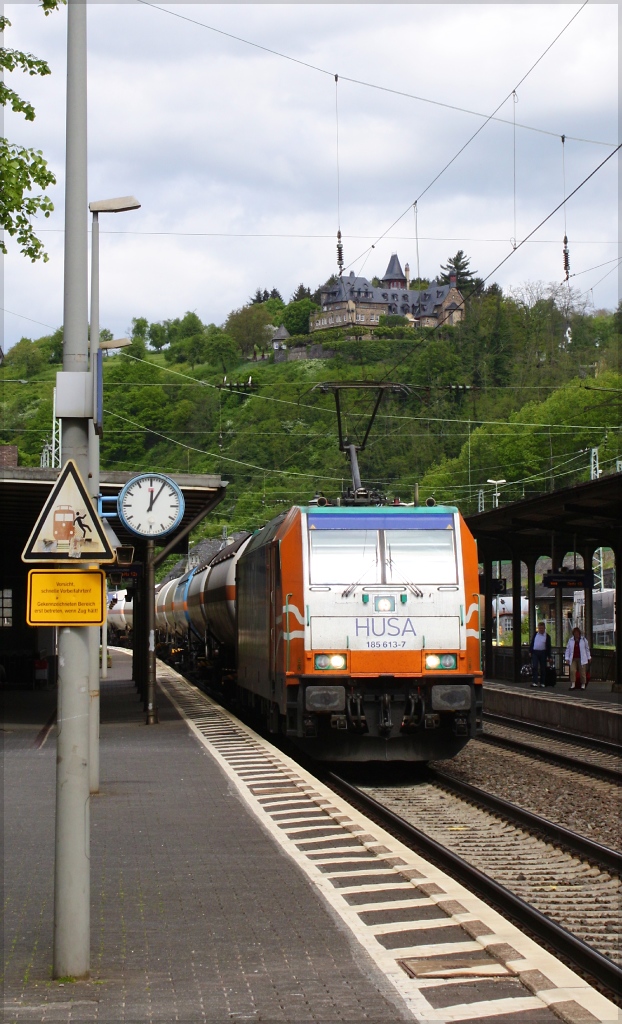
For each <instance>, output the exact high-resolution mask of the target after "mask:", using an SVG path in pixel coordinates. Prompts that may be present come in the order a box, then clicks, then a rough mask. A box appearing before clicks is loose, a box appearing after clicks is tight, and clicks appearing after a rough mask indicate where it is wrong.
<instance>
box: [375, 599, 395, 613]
mask: <svg viewBox="0 0 622 1024" xmlns="http://www.w3.org/2000/svg"><path fill="white" fill-rule="evenodd" d="M374 608H375V610H376V611H377V612H394V611H395V598H394V597H376V598H374Z"/></svg>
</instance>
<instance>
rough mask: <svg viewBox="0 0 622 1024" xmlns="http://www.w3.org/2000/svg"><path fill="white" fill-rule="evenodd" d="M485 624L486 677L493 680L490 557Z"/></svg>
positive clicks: (486, 570)
mask: <svg viewBox="0 0 622 1024" xmlns="http://www.w3.org/2000/svg"><path fill="white" fill-rule="evenodd" d="M484 623H485V627H486V633H485V637H484V664H485V673H484V675H485V677H487V678H488V679H492V678H493V673H494V667H493V663H492V651H493V647H492V560H491V559H490V557H489V556H488V555H484Z"/></svg>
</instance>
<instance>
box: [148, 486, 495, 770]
mask: <svg viewBox="0 0 622 1024" xmlns="http://www.w3.org/2000/svg"><path fill="white" fill-rule="evenodd" d="M156 625H157V628H158V630H159V635H160V642H161V643H162V644H163V643H164V641H168V642H169V644H171V642H172V646H173V647H176V648H180V647H182V646H183V645H187V649H188V650H193V652H194V654H193V657H194V660H195V664H198V665H199V666H200V667H202V670H203V671H204V673H205V677H206V682H207V683H208V685H209V686H210V687H213V688H218V689H220V690H222V691H223V692H224V693H225V694H228V695H229V697H232V698H234V699H235V700H236V701H237V702H238V705H242V706H244V707H245V708H247V709H249V710H253V711H254V712H257V713H259V714H260V715H261V716H262V717H263V719H264V721H265V722H266V723H267V725H268V728H269V730H270V731H271V732H273V733H277V732H278V733H281V734H283V735H286V736H288V737H290V738H291V739H292V741H293V742H294V743H295V744H296V745H297V746H299V747H300V748H302V749H303V750H304V751H305V752H307V753H308V754H310V755H311V756H313V757H315V758H318V759H323V760H332V761H379V760H383V761H385V760H402V761H429V760H431V759H440V758H447V757H452V756H454V755H455V754H456V753H457V752H458V751H459V750H460V749H461V748H462V747H463V746H464V745H465V744H466V743H467V742H468V740H469V738H471V737H472V736H474V735H476V734H477V733H478V732H479V731H480V730H481V718H482V671H481V657H480V603H479V586H478V564H477V552H476V546H475V542H474V540H473V537H472V536H471V534H470V532H469V530H468V528H467V526H466V525H465V522H464V520H463V518H462V516H461V515H460V513H459V512H458V510H457V509H456V508H454V507H451V506H434V507H427V506H420V507H414V506H385V507H373V506H366V507H360V506H353V507H332V506H328V507H318V506H317V505H308V506H302V505H299V506H294V507H293V508H290V509H289V510H288V511H287V512H284V513H283V514H281V515H279V516H277V517H276V518H275V519H273V520H272V521H271V522H269V523H268V524H267V525H266V526H265V527H263V529H261V530H258V531H257V532H255V533H254V534H252V536H249V535H246V536H242V537H241V538H238V539H237V540H236V541H235V542H234V543H232V544H230V545H229V546H227V547H225V548H223V549H222V550H221V551H220V552H219V553H218V554H217V555H216V556H215V557H213V558H212V559H211V561H210V562H209V563H208V564H206V565H202V566H199V567H197V568H194V569H192V570H190V571H189V572H187V573H185V574H184V575H183V576H181V577H180V578H179V579H175V580H172V581H170V582H168V583H166V584H164V585H163V586H162V587H160V588H159V590H158V591H157V593H156Z"/></svg>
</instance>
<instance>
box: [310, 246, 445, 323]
mask: <svg viewBox="0 0 622 1024" xmlns="http://www.w3.org/2000/svg"><path fill="white" fill-rule="evenodd" d="M395 258H396V260H397V257H395ZM397 266H398V267H399V260H398V261H397ZM390 267H391V264H389V268H390ZM400 269H401V268H400ZM404 280H406V279H405V278H404ZM450 290H451V285H449V284H439V283H438V281H432V282H430V284H429V286H428V287H427V288H426V289H425V290H422V291H414V290H413V289H412V288H389V286H388V285H387V284H384V283H382V284H381V285H380V287H379V288H375V287H374V286H373V285H372V284H371V282H370V281H369V280H368V279H367V278H366V277H356V275H355V273H354V271H350V273H349V274H348V275H347V276H346V277H340V278H339V279H338V280H337V281H335V283H334V284H330V285H326V287H325V288H323V289H322V305H333V304H335V303H337V302H347V301H348V300H349V299H351V300H352V301H354V302H356V304H357V305H365V303H374V304H381V305H388V306H394V307H395V311H396V312H398V313H401V314H403V315H405V314H406V313H410V314H412V316H415V317H420V316H435V308H436V307H437V306H439V305H441V304H442V303H443V302H444V300H445V299H446V298H447V295H448V294H449V292H450Z"/></svg>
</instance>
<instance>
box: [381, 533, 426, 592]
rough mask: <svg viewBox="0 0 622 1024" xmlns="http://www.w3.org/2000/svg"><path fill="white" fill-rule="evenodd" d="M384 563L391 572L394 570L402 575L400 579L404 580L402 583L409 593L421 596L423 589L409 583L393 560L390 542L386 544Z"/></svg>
mask: <svg viewBox="0 0 622 1024" xmlns="http://www.w3.org/2000/svg"><path fill="white" fill-rule="evenodd" d="M386 564H387V566H389V568H390V569H391V572H396V573H397V574H398V576H401V577H402V579H403V580H404V583H405V584H406V586H407V587H408V589H409V590H410V592H411V594H412V595H413V596H414V597H423V591H422V590H419V587H418V586H417V584H416V583H410V582H409V580H408V579H407V578H406V576H404V573H403V572H401V571H400V570H399V569H398V567H397V565H396V564H395V562H394V561H393V556H392V555H391V545H390V544H387V561H386Z"/></svg>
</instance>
